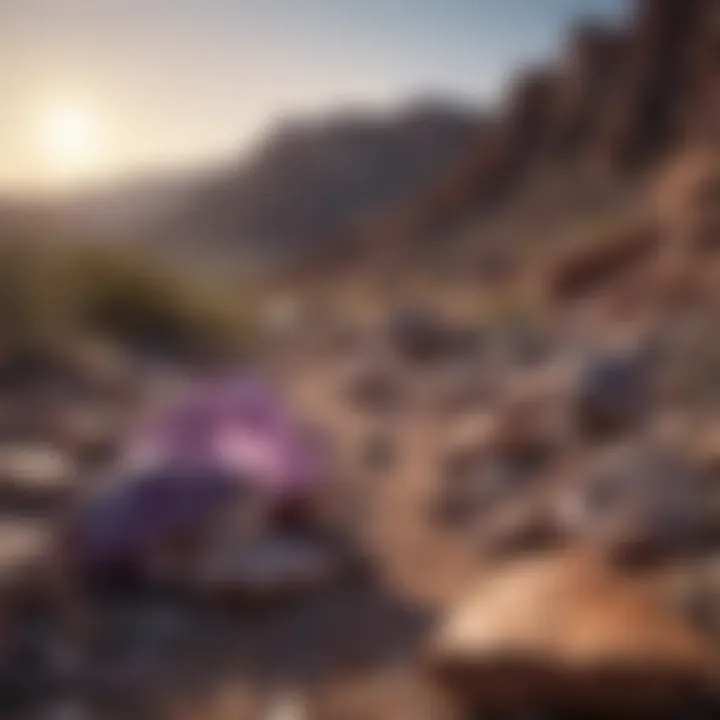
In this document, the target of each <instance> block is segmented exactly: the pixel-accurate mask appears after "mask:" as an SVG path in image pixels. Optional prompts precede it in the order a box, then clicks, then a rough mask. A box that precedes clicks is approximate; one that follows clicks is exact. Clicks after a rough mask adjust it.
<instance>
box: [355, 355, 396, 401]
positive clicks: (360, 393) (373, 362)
mask: <svg viewBox="0 0 720 720" xmlns="http://www.w3.org/2000/svg"><path fill="white" fill-rule="evenodd" d="M341 393H342V395H343V396H344V397H345V398H347V400H348V401H349V402H350V403H351V404H352V405H353V406H354V407H356V408H358V409H361V410H364V411H369V412H385V411H389V410H393V409H395V408H397V407H398V406H399V405H401V404H402V401H403V399H404V396H405V388H404V384H403V382H402V379H401V377H400V375H399V373H398V372H397V371H396V368H394V367H393V365H392V363H391V362H390V361H389V360H388V359H387V358H377V357H361V358H359V359H357V360H356V361H355V362H354V363H353V364H352V365H351V366H350V367H349V369H348V370H347V371H346V373H345V375H344V377H343V378H342V387H341Z"/></svg>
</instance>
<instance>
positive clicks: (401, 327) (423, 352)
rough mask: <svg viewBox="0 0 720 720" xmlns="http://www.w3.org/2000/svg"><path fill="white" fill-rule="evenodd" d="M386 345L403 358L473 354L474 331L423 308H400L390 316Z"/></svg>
mask: <svg viewBox="0 0 720 720" xmlns="http://www.w3.org/2000/svg"><path fill="white" fill-rule="evenodd" d="M387 335H388V341H389V345H390V346H391V347H392V348H393V349H394V350H395V351H396V352H397V353H398V355H399V356H400V357H401V358H403V359H404V360H407V361H411V362H432V361H437V360H442V359H451V358H457V357H467V356H469V355H473V354H474V353H475V352H476V351H477V349H478V346H479V340H480V338H479V336H478V333H477V332H476V331H475V330H473V329H472V328H466V327H462V326H459V325H456V324H453V323H451V322H450V321H448V320H446V319H444V318H442V317H440V316H439V315H436V314H435V313H434V312H432V311H430V310H425V309H411V310H403V311H400V312H398V313H396V314H395V315H394V316H393V317H392V318H391V319H390V325H389V328H388V331H387Z"/></svg>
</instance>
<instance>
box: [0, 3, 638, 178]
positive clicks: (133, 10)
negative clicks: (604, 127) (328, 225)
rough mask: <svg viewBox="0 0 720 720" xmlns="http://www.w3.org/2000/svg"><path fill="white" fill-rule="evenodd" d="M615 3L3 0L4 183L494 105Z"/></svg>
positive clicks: (136, 170) (181, 159)
mask: <svg viewBox="0 0 720 720" xmlns="http://www.w3.org/2000/svg"><path fill="white" fill-rule="evenodd" d="M627 7H628V3H627V1H626V0H0V189H22V190H27V189H29V190H33V189H36V188H46V187H48V186H51V187H54V186H64V185H75V184H83V183H91V182H94V181H96V180H99V179H102V180H106V179H112V178H118V177H123V176H129V175H137V174H144V173H149V172H153V171H155V170H159V169H162V168H166V167H175V166H184V165H192V164H199V163H207V162H211V161H213V160H214V159H215V158H218V159H219V158H226V157H228V156H231V155H233V154H238V153H242V152H243V150H244V149H247V148H248V146H249V145H251V144H252V143H253V142H257V140H258V138H260V137H261V136H262V134H263V132H266V131H267V129H268V127H269V126H272V125H273V124H274V123H276V122H278V121H279V120H280V119H281V118H284V117H286V116H288V115H290V116H304V115H308V114H311V115H312V114H318V113H323V112H327V111H330V110H332V109H333V108H337V107H339V106H343V105H348V104H351V105H355V106H357V105H360V106H367V107H368V108H371V109H377V110H379V111H385V110H388V109H390V110H391V109H393V108H394V107H397V106H401V105H402V104H403V103H404V102H407V101H409V100H411V99H413V98H415V97H418V96H437V95H441V96H450V97H453V96H457V97H458V98H460V99H461V100H463V101H465V102H472V103H475V102H477V103H490V102H492V101H493V100H495V99H496V98H497V97H498V95H499V94H500V93H501V91H502V88H503V87H504V85H505V82H506V80H507V78H508V75H509V74H510V73H512V72H514V71H516V70H518V69H520V68H522V66H523V65H526V64H528V63H529V62H532V61H534V60H537V59H545V58H548V57H552V56H553V55H554V54H556V53H557V52H558V49H559V48H560V47H561V42H562V37H563V34H564V31H565V29H566V27H567V25H568V23H570V22H571V21H572V20H574V19H577V18H583V17H587V16H590V17H599V18H609V19H616V18H618V17H621V16H622V14H623V13H624V12H627Z"/></svg>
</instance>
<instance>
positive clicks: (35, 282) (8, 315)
mask: <svg viewBox="0 0 720 720" xmlns="http://www.w3.org/2000/svg"><path fill="white" fill-rule="evenodd" d="M248 310H249V306H248V305H247V304H246V303H244V302H242V301H241V299H240V298H239V295H238V294H236V293H233V292H230V291H229V290H228V289H226V288H223V287H221V286H219V285H218V283H214V282H213V280H212V279H211V278H207V279H205V278H201V277H197V276H195V277H193V276H191V275H190V274H189V273H188V272H181V271H179V270H177V269H173V268H171V267H170V266H169V265H168V264H167V263H166V262H164V261H162V260H161V259H159V258H157V257H155V256H154V255H152V254H151V253H150V252H148V251H146V250H144V249H141V248H137V247H116V246H114V247H109V246H106V245H94V246H90V245H77V244H76V245H72V246H68V245H64V246H62V247H60V246H53V245H48V244H45V243H43V244H39V243H34V242H32V241H13V242H5V243H3V244H1V245H0V359H2V360H4V361H5V362H6V363H7V362H11V361H15V362H17V361H18V358H20V359H23V360H24V361H28V360H29V359H31V358H37V357H40V358H45V359H46V360H50V359H51V358H53V357H55V356H57V355H63V354H64V353H65V348H66V347H67V344H68V343H69V342H71V341H72V338H74V337H78V336H83V337H97V338H102V339H104V340H109V341H111V342H113V343H115V344H117V345H120V346H122V347H125V348H126V349H128V350H131V351H136V352H148V353H155V354H162V355H164V356H168V357H171V358H173V359H177V360H181V361H216V360H217V361H222V360H230V359H234V358H237V357H238V356H240V355H241V354H243V353H244V352H246V351H247V350H248V349H249V346H250V341H251V337H252V336H251V324H252V323H251V316H250V314H249V312H248Z"/></svg>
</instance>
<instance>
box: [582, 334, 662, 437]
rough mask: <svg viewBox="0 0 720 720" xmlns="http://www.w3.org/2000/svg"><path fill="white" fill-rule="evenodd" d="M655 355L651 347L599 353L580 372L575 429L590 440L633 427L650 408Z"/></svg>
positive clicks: (616, 433) (619, 432)
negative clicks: (576, 426) (576, 427)
mask: <svg viewBox="0 0 720 720" xmlns="http://www.w3.org/2000/svg"><path fill="white" fill-rule="evenodd" d="M654 370H655V358H654V357H653V353H652V352H650V348H647V352H646V351H645V349H641V350H630V351H626V350H623V349H618V350H613V351H609V352H604V351H602V352H599V353H597V354H596V355H594V356H593V357H591V358H590V359H589V360H588V361H587V362H586V364H585V366H584V368H583V369H582V371H581V372H580V376H579V379H578V384H577V387H576V390H575V400H574V403H575V417H576V422H577V425H578V429H579V430H580V432H581V433H582V435H583V436H584V437H587V438H590V439H597V438H606V437H608V436H613V435H618V434H621V433H623V432H627V431H629V430H632V429H634V428H636V427H637V426H638V424H639V423H640V422H641V421H642V420H643V419H644V418H645V417H646V416H647V414H648V412H649V410H650V408H651V400H652V393H653V381H654Z"/></svg>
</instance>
